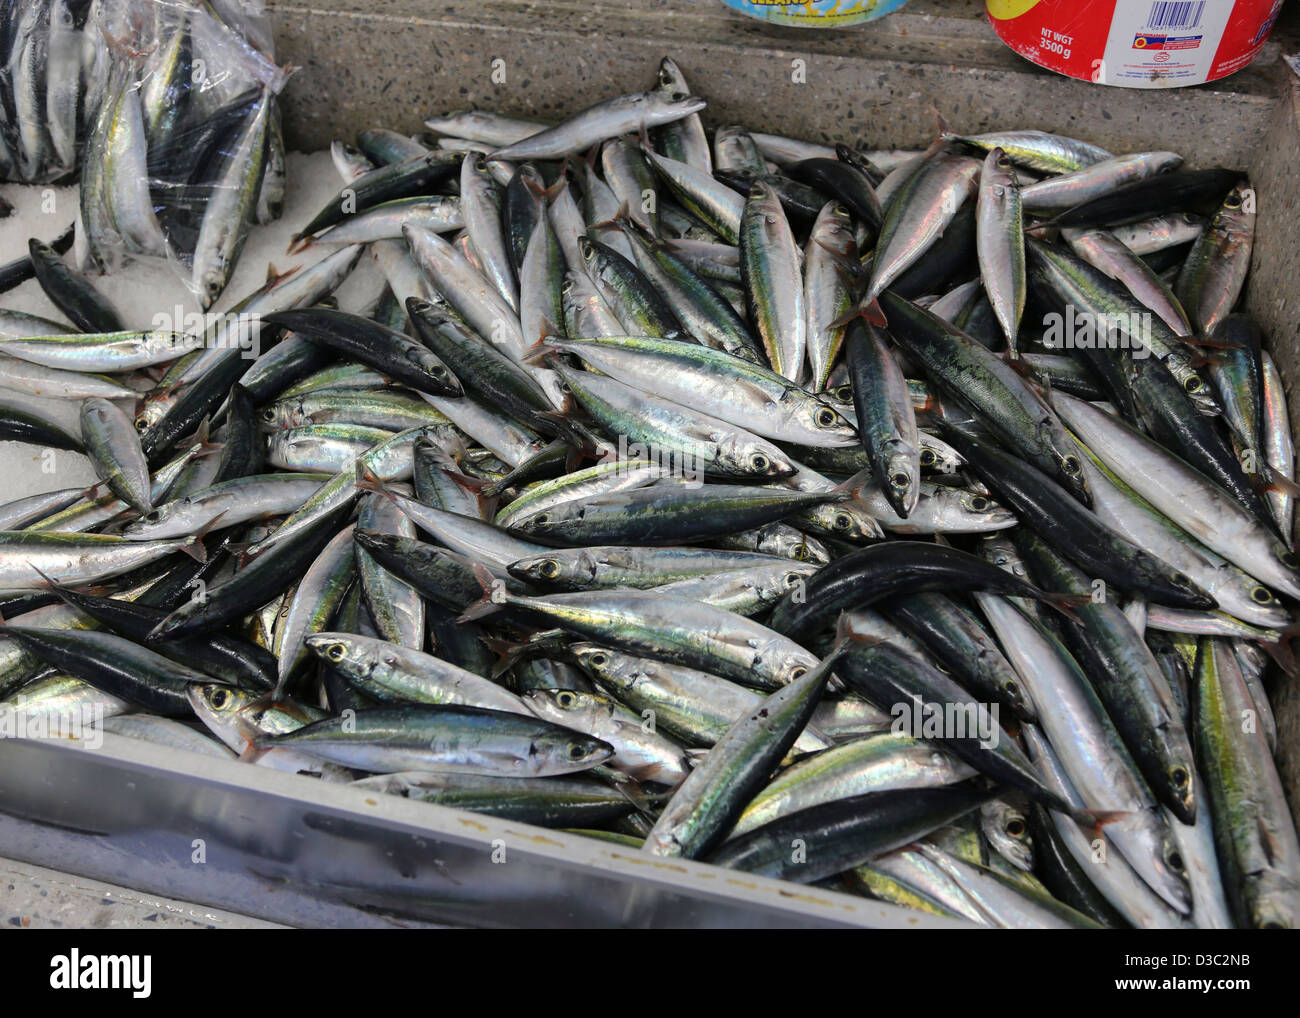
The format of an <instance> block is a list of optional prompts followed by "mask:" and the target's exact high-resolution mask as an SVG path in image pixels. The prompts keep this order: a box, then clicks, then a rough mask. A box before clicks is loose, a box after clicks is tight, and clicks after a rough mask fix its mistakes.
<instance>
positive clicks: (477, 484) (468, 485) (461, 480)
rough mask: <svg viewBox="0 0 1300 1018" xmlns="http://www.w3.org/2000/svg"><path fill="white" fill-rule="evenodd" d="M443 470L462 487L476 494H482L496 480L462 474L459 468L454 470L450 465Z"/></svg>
mask: <svg viewBox="0 0 1300 1018" xmlns="http://www.w3.org/2000/svg"><path fill="white" fill-rule="evenodd" d="M442 472H443V473H444V474H446V475H447V476H448V477H450V478H451V479H452V480H453V481H455V482H456V483H457V484H458V485H460V487H462V488H464V489H465V490H466V491H468V492H472V493H473V494H475V495H482V493H483V491H484V489H486V488H487V487H489V485H490V484H492V483H494V482H490V481H484V480H482V479H481V478H478V477H470V476H469V475H468V474H462V473H461V472H460V471H459V470H453V469H451V468H450V467H443V468H442Z"/></svg>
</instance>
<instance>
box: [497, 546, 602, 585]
mask: <svg viewBox="0 0 1300 1018" xmlns="http://www.w3.org/2000/svg"><path fill="white" fill-rule="evenodd" d="M508 569H509V572H510V575H511V576H513V577H515V578H516V579H520V580H528V581H530V582H533V583H537V584H540V585H543V586H557V585H567V584H570V583H576V584H577V585H579V586H583V585H585V581H590V580H593V579H595V576H596V567H595V563H594V562H593V561H592V560H591V557H590V556H588V555H585V554H582V553H579V554H577V555H573V556H569V555H565V556H563V557H562V556H560V555H548V554H541V555H532V556H529V557H528V558H521V559H519V560H518V561H516V562H511V563H510V565H509V567H508Z"/></svg>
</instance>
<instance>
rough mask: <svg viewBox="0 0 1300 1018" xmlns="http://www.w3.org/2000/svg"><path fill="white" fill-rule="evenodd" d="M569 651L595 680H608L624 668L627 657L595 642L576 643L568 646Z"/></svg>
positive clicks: (627, 660)
mask: <svg viewBox="0 0 1300 1018" xmlns="http://www.w3.org/2000/svg"><path fill="white" fill-rule="evenodd" d="M569 653H570V654H572V655H573V657H574V659H575V660H576V661H577V662H578V666H579V667H580V668H582V669H584V670H585V671H586V672H587V673H588V674H589V675H590V676H591V677H592V678H593V679H595V680H596V681H597V682H600V681H602V680H608V679H610V678H613V677H614V676H616V675H618V674H619V673H620V672H622V671H623V670H625V669H626V667H627V665H628V662H629V660H630V659H629V658H627V657H626V656H625V655H623V654H620V653H618V652H617V651H613V650H610V649H609V648H608V647H602V646H600V645H599V644H595V643H578V644H574V645H572V646H571V647H569Z"/></svg>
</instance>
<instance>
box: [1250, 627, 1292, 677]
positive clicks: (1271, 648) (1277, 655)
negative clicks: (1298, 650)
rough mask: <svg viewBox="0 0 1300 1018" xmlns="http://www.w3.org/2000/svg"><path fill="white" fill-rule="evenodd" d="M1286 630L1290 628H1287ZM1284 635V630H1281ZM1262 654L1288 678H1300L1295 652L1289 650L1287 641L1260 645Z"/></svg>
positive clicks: (1289, 644) (1289, 645)
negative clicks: (1262, 650)
mask: <svg viewBox="0 0 1300 1018" xmlns="http://www.w3.org/2000/svg"><path fill="white" fill-rule="evenodd" d="M1287 628H1288V629H1289V628H1291V627H1289V626H1288V627H1287ZM1283 632H1284V633H1285V632H1286V630H1283ZM1260 646H1261V647H1263V648H1264V653H1265V654H1267V655H1268V656H1269V658H1270V659H1272V661H1273V663H1274V664H1276V665H1277V666H1278V667H1279V668H1281V669H1282V671H1283V673H1284V674H1285V675H1286V676H1287V677H1288V678H1292V679H1295V678H1300V662H1297V661H1296V656H1295V651H1293V650H1292V649H1291V643H1290V641H1289V640H1281V641H1279V642H1277V643H1267V642H1265V643H1261V644H1260Z"/></svg>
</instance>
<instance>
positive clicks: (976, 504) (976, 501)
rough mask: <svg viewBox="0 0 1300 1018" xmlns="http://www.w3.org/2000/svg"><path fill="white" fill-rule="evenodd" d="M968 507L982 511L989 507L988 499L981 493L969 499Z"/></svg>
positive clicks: (975, 510) (978, 511)
mask: <svg viewBox="0 0 1300 1018" xmlns="http://www.w3.org/2000/svg"><path fill="white" fill-rule="evenodd" d="M970 507H971V509H972V510H973V511H974V512H977V513H982V512H983V511H984V510H985V509H987V508H988V507H989V500H988V499H987V498H985V497H984V496H983V495H976V496H975V497H974V498H972V499H971V500H970Z"/></svg>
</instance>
